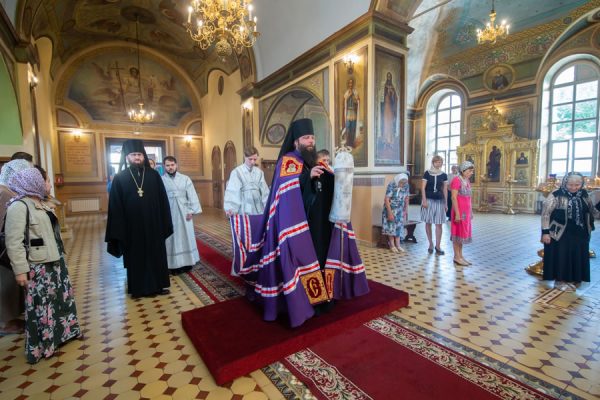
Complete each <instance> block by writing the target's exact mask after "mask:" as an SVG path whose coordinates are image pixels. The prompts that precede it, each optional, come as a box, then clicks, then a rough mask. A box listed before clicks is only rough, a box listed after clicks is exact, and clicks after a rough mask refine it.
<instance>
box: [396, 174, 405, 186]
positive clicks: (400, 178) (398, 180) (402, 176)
mask: <svg viewBox="0 0 600 400" xmlns="http://www.w3.org/2000/svg"><path fill="white" fill-rule="evenodd" d="M407 180H408V175H407V174H405V173H404V172H401V173H399V174H398V175H396V176H395V177H394V182H396V185H399V184H400V181H407Z"/></svg>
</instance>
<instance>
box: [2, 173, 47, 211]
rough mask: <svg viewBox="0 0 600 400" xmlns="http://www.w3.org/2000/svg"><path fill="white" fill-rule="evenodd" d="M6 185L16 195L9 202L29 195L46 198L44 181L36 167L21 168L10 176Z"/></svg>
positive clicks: (41, 198)
mask: <svg viewBox="0 0 600 400" xmlns="http://www.w3.org/2000/svg"><path fill="white" fill-rule="evenodd" d="M8 187H9V188H10V189H11V190H12V191H13V192H15V193H16V194H17V195H16V196H15V197H13V198H12V199H10V202H11V203H12V202H14V201H16V200H19V199H22V198H23V197H26V196H30V197H36V198H38V199H40V200H44V199H45V198H46V182H45V181H44V178H43V177H42V174H41V173H40V171H38V170H37V168H27V169H23V170H21V171H19V172H17V173H15V174H13V176H12V177H11V178H10V181H9V182H8Z"/></svg>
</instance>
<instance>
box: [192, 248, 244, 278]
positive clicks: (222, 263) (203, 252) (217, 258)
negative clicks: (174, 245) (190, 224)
mask: <svg viewBox="0 0 600 400" xmlns="http://www.w3.org/2000/svg"><path fill="white" fill-rule="evenodd" d="M196 244H197V245H198V253H200V258H201V259H202V260H204V261H205V262H207V263H208V264H210V265H211V266H212V267H213V268H215V269H216V270H217V271H219V272H220V273H221V274H223V275H225V276H227V277H228V278H229V279H230V280H231V281H233V282H235V283H238V284H243V283H244V281H243V280H242V279H240V278H238V277H236V276H231V259H229V258H227V257H225V256H224V255H223V254H221V253H219V252H218V251H216V250H215V249H213V248H212V247H210V246H207V245H206V244H204V242H201V241H200V240H198V239H196Z"/></svg>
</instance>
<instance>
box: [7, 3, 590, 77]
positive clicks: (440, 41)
mask: <svg viewBox="0 0 600 400" xmlns="http://www.w3.org/2000/svg"><path fill="white" fill-rule="evenodd" d="M594 2H598V0H544V1H539V0H502V1H497V2H496V11H497V13H498V19H507V20H508V21H509V23H510V24H511V31H512V32H514V33H516V32H519V31H522V30H525V29H528V28H530V27H533V26H536V25H539V24H541V23H544V22H547V21H550V20H553V19H556V18H557V17H559V16H561V15H566V14H568V12H569V11H570V10H573V9H574V8H576V7H580V6H581V5H583V4H585V3H594ZM254 3H255V9H256V14H257V15H258V18H259V30H260V32H261V36H260V37H259V39H258V42H257V43H256V45H255V46H254V48H253V52H254V56H255V59H256V60H255V62H256V69H257V71H254V72H255V73H256V75H255V77H256V78H257V80H260V79H262V78H264V77H266V76H268V75H269V74H271V73H272V72H274V71H276V70H277V69H279V68H281V67H282V66H283V65H285V64H287V63H288V62H290V61H291V60H293V59H294V58H295V57H297V56H299V55H301V54H302V53H304V52H305V51H307V50H309V49H310V48H311V47H313V46H315V45H316V44H318V43H319V42H321V41H322V40H324V39H326V38H327V37H328V36H330V35H332V34H333V33H335V32H337V31H338V30H339V29H341V28H343V27H344V26H346V25H347V24H349V23H351V22H352V21H354V20H355V19H356V18H358V17H359V16H361V15H363V14H364V13H366V12H368V11H369V10H370V9H371V10H376V11H378V12H381V13H385V14H387V15H388V16H389V17H391V18H395V19H397V20H399V21H402V22H406V23H408V24H409V25H410V26H411V27H413V28H415V31H414V32H413V33H412V34H411V35H410V36H409V40H408V45H409V47H410V48H413V49H416V48H418V49H420V51H422V50H423V47H422V46H421V43H422V42H423V41H425V40H428V39H429V38H430V36H431V35H429V33H430V32H431V31H432V30H433V31H435V33H436V35H435V38H436V39H435V40H436V41H437V43H436V44H435V45H434V46H428V47H429V48H435V49H436V51H437V50H439V49H441V53H440V54H438V55H437V56H439V55H441V56H443V57H447V56H451V55H453V54H456V53H458V52H461V51H464V50H466V49H468V48H470V47H475V46H476V40H475V31H476V29H477V28H480V27H483V26H484V24H485V22H486V21H487V20H488V19H489V16H488V14H489V11H490V8H491V0H490V1H487V0H486V1H484V0H352V1H348V0H327V1H323V0H254ZM3 5H4V8H5V9H6V10H7V13H8V14H9V17H10V18H11V19H12V20H13V21H19V22H15V25H16V26H17V28H18V30H19V31H20V32H22V34H23V36H24V37H29V34H31V35H32V36H33V37H34V38H39V37H42V36H47V37H49V38H50V39H51V40H52V42H53V45H54V59H53V65H52V71H56V69H57V68H58V67H59V66H60V65H62V64H64V63H65V62H66V61H67V60H68V59H69V58H70V57H72V56H73V55H74V54H76V53H77V52H79V51H81V50H84V49H86V48H88V47H90V46H92V45H97V44H99V43H102V42H108V41H126V42H130V43H131V42H134V41H135V22H134V21H135V19H136V18H139V21H140V42H141V44H142V46H147V47H150V48H152V49H155V50H157V51H159V52H161V53H163V54H165V55H167V56H168V57H169V58H171V59H173V60H174V61H175V62H176V63H178V64H179V65H180V66H181V67H182V68H183V69H184V70H185V71H186V72H187V73H188V74H189V75H190V77H191V78H192V79H193V80H198V79H200V77H202V76H205V75H206V73H207V71H210V70H211V69H213V68H220V69H223V70H224V71H225V72H227V73H230V72H231V71H233V70H235V69H236V68H238V59H237V57H236V56H235V55H233V56H231V57H230V58H229V59H227V60H225V61H223V60H220V59H219V58H218V57H217V56H216V55H215V54H214V53H213V51H212V49H209V50H207V51H203V50H201V49H199V48H198V47H197V46H196V45H195V44H194V42H193V41H192V40H191V38H190V37H189V35H188V34H187V32H186V30H185V27H184V26H183V22H184V18H185V17H184V16H186V15H187V14H186V8H187V5H188V0H20V1H18V5H17V1H16V0H7V1H4V2H3ZM413 51H414V50H413Z"/></svg>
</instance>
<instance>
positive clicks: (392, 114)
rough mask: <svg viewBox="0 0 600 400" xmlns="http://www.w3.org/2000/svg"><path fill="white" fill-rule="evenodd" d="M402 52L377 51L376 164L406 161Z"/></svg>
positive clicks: (392, 163)
mask: <svg viewBox="0 0 600 400" xmlns="http://www.w3.org/2000/svg"><path fill="white" fill-rule="evenodd" d="M402 71H403V59H402V56H400V55H397V54H393V53H389V52H387V51H384V50H383V49H379V48H378V49H377V50H376V52H375V87H376V96H377V97H376V102H375V107H376V109H375V137H376V140H375V165H400V164H401V161H402V139H401V138H402V135H401V132H402V131H403V129H402V128H403V127H402V123H401V122H402V118H401V116H402V107H401V105H402V98H401V95H402V93H403V90H402V88H401V86H400V85H401V83H402V82H403V72H402Z"/></svg>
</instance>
